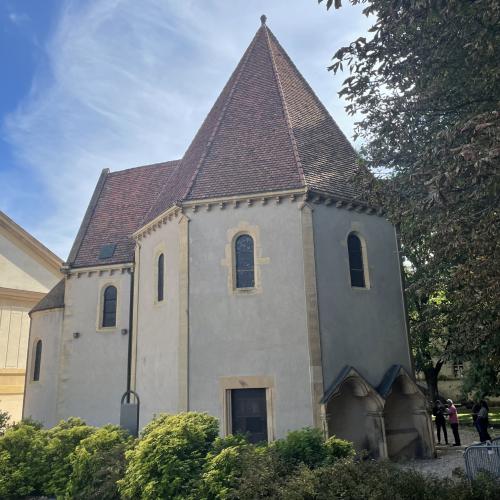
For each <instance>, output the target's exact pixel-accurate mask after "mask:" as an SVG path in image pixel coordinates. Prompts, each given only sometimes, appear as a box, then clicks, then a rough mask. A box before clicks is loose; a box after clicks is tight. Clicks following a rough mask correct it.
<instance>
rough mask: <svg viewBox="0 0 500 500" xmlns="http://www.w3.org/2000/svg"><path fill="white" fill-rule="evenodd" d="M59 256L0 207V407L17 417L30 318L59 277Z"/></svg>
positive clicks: (14, 417)
mask: <svg viewBox="0 0 500 500" xmlns="http://www.w3.org/2000/svg"><path fill="white" fill-rule="evenodd" d="M61 265H62V261H61V259H59V257H57V256H56V255H54V254H53V253H52V252H51V251H50V250H49V249H48V248H46V247H45V246H43V245H42V244H41V243H40V242H39V241H38V240H36V239H35V238H33V236H32V235H31V234H29V233H28V232H26V231H25V230H24V229H23V228H22V227H20V226H19V225H17V224H16V223H15V222H14V221H13V220H12V219H11V218H10V217H8V216H7V215H6V214H4V213H3V212H1V211H0V411H4V412H7V413H8V414H9V416H10V419H11V422H17V421H18V420H20V419H21V415H22V408H23V394H24V379H25V371H26V355H27V351H28V335H29V328H30V318H29V316H28V313H29V311H30V309H32V308H33V306H35V305H36V304H37V303H38V302H39V301H40V299H42V297H43V296H44V295H45V294H46V293H47V292H48V291H49V290H50V289H52V288H53V287H54V285H55V284H56V283H57V282H58V281H59V280H61V278H62V277H63V275H62V274H61V271H60V268H61Z"/></svg>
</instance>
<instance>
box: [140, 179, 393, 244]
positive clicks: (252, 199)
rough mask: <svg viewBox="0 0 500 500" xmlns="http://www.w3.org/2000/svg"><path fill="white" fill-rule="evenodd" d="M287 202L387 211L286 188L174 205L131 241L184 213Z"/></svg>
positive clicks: (346, 200)
mask: <svg viewBox="0 0 500 500" xmlns="http://www.w3.org/2000/svg"><path fill="white" fill-rule="evenodd" d="M286 199H289V200H291V201H297V200H299V199H300V200H302V202H303V203H305V202H310V203H314V204H324V205H327V206H329V205H333V206H335V207H336V208H342V209H345V210H354V211H355V212H358V213H366V214H368V215H372V214H375V215H379V216H383V215H384V211H383V210H382V209H378V208H374V207H370V206H369V205H367V204H366V203H364V202H362V201H359V200H348V199H343V198H340V197H338V196H334V195H332V194H331V193H328V192H323V191H320V190H317V189H310V188H300V189H287V190H281V191H266V192H261V193H252V194H241V195H234V196H219V197H214V198H200V199H197V200H186V201H183V202H177V203H176V204H175V205H172V206H171V207H170V208H168V209H167V210H165V211H164V212H162V213H161V214H160V215H158V216H157V217H155V218H154V219H153V220H151V221H150V222H148V223H147V224H145V225H144V226H142V227H141V228H140V229H138V230H137V231H136V232H135V233H133V234H132V238H134V239H135V240H136V241H139V240H141V239H142V238H145V237H147V236H148V235H149V234H151V233H152V232H154V231H156V230H157V229H159V228H160V227H161V226H162V225H164V224H166V223H167V222H170V221H172V220H173V219H176V218H177V217H178V216H179V215H180V214H185V212H186V211H187V210H189V211H190V212H192V213H196V212H198V211H200V210H205V211H206V212H209V211H210V210H212V208H219V209H221V210H223V209H225V208H238V207H239V206H241V205H247V206H253V205H258V204H260V205H267V204H271V203H273V202H274V203H275V204H279V203H281V202H282V201H284V200H286Z"/></svg>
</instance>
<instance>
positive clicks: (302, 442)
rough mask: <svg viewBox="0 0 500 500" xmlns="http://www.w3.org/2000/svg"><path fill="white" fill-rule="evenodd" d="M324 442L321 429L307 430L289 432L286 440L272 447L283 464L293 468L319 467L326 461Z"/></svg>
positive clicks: (277, 442) (279, 441)
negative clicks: (301, 465) (300, 465)
mask: <svg viewBox="0 0 500 500" xmlns="http://www.w3.org/2000/svg"><path fill="white" fill-rule="evenodd" d="M324 442H325V440H324V437H323V433H322V432H321V431H320V430H319V429H311V428H305V429H301V430H298V431H292V432H289V433H288V435H287V436H286V438H285V439H280V440H278V441H275V442H274V443H273V444H272V445H271V446H272V447H274V449H275V450H276V452H277V454H278V456H279V457H280V458H281V459H282V460H283V462H284V463H285V464H288V465H289V466H291V467H294V466H297V465H299V464H305V465H307V466H308V467H317V466H318V465H320V464H322V463H323V462H324V461H325V459H326V455H327V453H326V452H327V450H326V448H325V446H324Z"/></svg>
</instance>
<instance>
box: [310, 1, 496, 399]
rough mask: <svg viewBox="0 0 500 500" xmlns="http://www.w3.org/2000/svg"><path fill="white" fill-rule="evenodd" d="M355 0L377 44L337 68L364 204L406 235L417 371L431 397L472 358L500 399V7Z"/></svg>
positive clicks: (483, 382) (474, 380) (483, 386)
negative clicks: (444, 375)
mask: <svg viewBox="0 0 500 500" xmlns="http://www.w3.org/2000/svg"><path fill="white" fill-rule="evenodd" d="M321 1H322V0H320V2H321ZM351 2H352V3H354V4H357V3H364V4H365V5H366V7H365V9H364V13H365V14H366V15H372V16H375V24H374V25H373V27H372V28H371V30H370V31H371V35H372V37H371V39H366V38H363V37H362V38H358V39H357V40H355V41H354V42H353V43H351V44H350V45H349V46H347V47H343V48H341V49H340V50H338V51H337V53H336V54H335V55H334V63H333V64H332V66H331V67H330V69H331V70H333V71H335V72H336V71H339V70H343V69H344V68H346V69H348V70H349V72H350V74H349V76H348V77H347V79H346V80H345V81H344V84H343V88H342V90H341V92H340V94H341V95H342V96H344V97H345V98H346V99H347V101H348V102H349V104H348V106H347V111H348V112H349V113H351V114H355V113H359V114H360V115H361V120H360V121H359V122H358V123H357V124H356V134H357V135H360V136H362V137H363V138H364V140H365V145H364V147H363V148H362V157H363V161H364V164H365V165H366V167H367V168H366V169H365V170H364V173H363V174H361V175H359V176H358V179H357V181H358V182H360V183H361V185H362V187H363V190H362V191H363V198H364V200H365V201H367V202H368V203H370V204H373V205H378V206H383V207H384V208H385V210H386V213H387V216H388V218H389V219H390V220H391V221H392V222H393V223H395V224H397V225H398V226H399V228H400V232H401V242H402V252H403V256H404V258H405V259H406V261H407V264H408V266H407V273H406V274H407V290H406V291H407V296H408V303H409V305H410V319H411V336H412V341H413V345H414V350H415V354H416V360H417V363H418V367H419V368H420V369H421V370H422V371H424V373H425V374H426V378H427V381H428V383H429V385H430V386H431V388H432V386H433V380H432V379H433V378H435V379H436V380H437V374H438V373H439V369H440V366H441V365H442V363H443V362H444V361H446V360H448V359H453V358H454V357H459V358H461V359H468V360H470V361H471V362H472V366H473V367H474V370H472V371H471V372H470V374H469V387H470V389H475V390H477V391H478V392H480V393H481V394H482V395H486V394H495V393H496V394H498V393H499V391H500V320H499V315H498V311H499V309H500V300H499V296H500V293H499V292H500V286H499V283H500V280H499V270H500V262H499V260H500V259H499V255H500V249H499V241H500V240H499V237H498V228H499V226H500V224H499V212H498V210H499V208H498V207H499V184H500V183H499V157H500V146H499V143H500V141H499V138H500V120H499V102H500V51H499V50H498V47H499V46H500V43H499V42H500V30H499V29H498V26H499V21H500V4H499V3H498V2H497V1H496V0H476V1H468V0H393V1H387V0H365V1H363V2H360V0H351ZM332 4H333V0H327V1H326V5H327V7H328V8H330V7H331V6H332ZM340 4H341V2H340V0H335V7H336V8H339V7H340ZM367 171H371V172H375V173H377V172H378V174H379V175H368V174H367V173H366V172H367ZM381 172H382V173H383V175H380V173H381ZM436 355H438V362H437V363H436V362H435V361H432V359H434V360H435V359H436V358H435V356H436ZM478 377H479V378H478ZM434 389H437V386H436V385H435V384H434Z"/></svg>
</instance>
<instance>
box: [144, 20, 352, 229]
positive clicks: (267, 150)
mask: <svg viewBox="0 0 500 500" xmlns="http://www.w3.org/2000/svg"><path fill="white" fill-rule="evenodd" d="M355 168H356V155H355V152H354V150H353V148H352V146H351V145H350V143H349V141H348V140H347V139H346V137H345V136H344V135H343V133H342V132H341V131H340V129H339V127H338V126H337V124H336V123H335V122H334V120H333V119H332V117H331V116H330V115H329V113H328V111H327V110H326V108H325V107H324V106H323V105H322V104H321V102H320V101H319V99H318V98H317V96H316V95H315V94H314V92H313V91H312V89H311V87H310V86H309V85H308V84H307V82H306V81H305V79H304V78H303V76H302V75H301V74H300V73H299V71H298V70H297V68H296V67H295V65H294V64H293V62H292V61H291V60H290V58H289V57H288V55H287V54H286V52H285V51H284V50H283V48H282V47H281V45H280V44H279V42H278V41H277V40H276V38H275V36H274V35H273V34H272V32H271V30H270V29H269V28H268V27H267V26H266V24H265V23H263V24H262V26H261V27H260V28H259V30H258V31H257V33H256V35H255V37H254V39H253V40H252V42H251V43H250V46H249V47H248V49H247V50H246V52H245V54H244V55H243V57H242V59H241V61H240V62H239V64H238V66H237V67H236V69H235V71H234V72H233V74H232V75H231V77H230V79H229V81H228V82H227V84H226V86H225V87H224V89H223V90H222V93H221V94H220V96H219V97H218V99H217V101H216V102H215V104H214V106H213V108H212V109H211V111H210V112H209V114H208V116H207V117H206V119H205V121H204V122H203V124H202V126H201V128H200V129H199V131H198V133H197V134H196V136H195V138H194V140H193V142H192V143H191V145H190V146H189V148H188V150H187V151H186V153H185V155H184V157H183V158H182V161H181V163H180V165H179V167H178V168H177V169H176V171H175V173H174V174H173V176H172V177H171V178H170V179H169V183H168V185H165V186H164V188H163V190H162V191H161V193H160V195H159V196H158V198H157V200H156V201H155V203H154V204H153V206H152V207H151V210H150V212H149V214H148V216H147V218H146V220H145V221H144V222H147V221H148V220H151V219H153V218H155V217H156V216H158V215H160V214H161V213H162V212H163V211H165V210H166V209H167V208H168V207H169V206H171V205H172V204H173V203H175V202H179V201H183V200H195V199H204V198H214V197H220V196H231V195H238V194H251V193H258V192H267V191H279V190H285V189H296V188H301V187H309V188H310V189H312V190H319V191H322V192H325V193H330V194H331V195H332V196H337V197H339V198H341V199H344V200H349V199H352V198H353V197H354V196H355V192H354V189H353V187H352V185H351V182H350V177H351V175H352V173H353V172H354V170H355Z"/></svg>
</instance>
